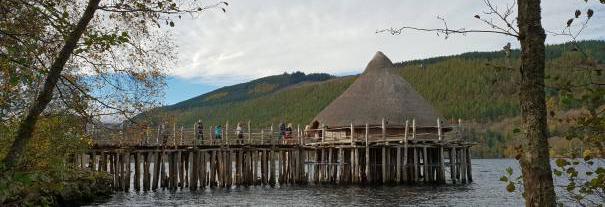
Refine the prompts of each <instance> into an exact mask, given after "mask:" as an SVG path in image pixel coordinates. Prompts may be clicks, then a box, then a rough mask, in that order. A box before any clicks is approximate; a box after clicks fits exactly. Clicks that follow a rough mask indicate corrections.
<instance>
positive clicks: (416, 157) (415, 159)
mask: <svg viewBox="0 0 605 207" xmlns="http://www.w3.org/2000/svg"><path fill="white" fill-rule="evenodd" d="M417 149H418V148H417V147H413V148H412V153H413V154H414V182H418V181H419V180H418V176H419V175H418V174H419V171H418V164H419V163H418V162H419V161H420V159H418V150H417Z"/></svg>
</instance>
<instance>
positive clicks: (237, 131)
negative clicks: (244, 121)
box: [235, 122, 244, 144]
mask: <svg viewBox="0 0 605 207" xmlns="http://www.w3.org/2000/svg"><path fill="white" fill-rule="evenodd" d="M235 135H236V136H237V139H238V141H239V143H240V144H243V143H244V132H243V129H242V125H241V124H240V123H239V122H238V123H237V128H235Z"/></svg>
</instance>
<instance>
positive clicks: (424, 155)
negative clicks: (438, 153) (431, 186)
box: [422, 146, 429, 183]
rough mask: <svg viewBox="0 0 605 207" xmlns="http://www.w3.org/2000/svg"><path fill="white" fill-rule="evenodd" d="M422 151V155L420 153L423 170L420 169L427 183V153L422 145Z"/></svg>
mask: <svg viewBox="0 0 605 207" xmlns="http://www.w3.org/2000/svg"><path fill="white" fill-rule="evenodd" d="M422 151H423V153H424V154H423V155H422V167H423V169H424V170H423V171H422V177H423V178H424V182H425V183H428V182H429V176H428V172H429V165H428V154H427V151H426V146H424V147H422Z"/></svg>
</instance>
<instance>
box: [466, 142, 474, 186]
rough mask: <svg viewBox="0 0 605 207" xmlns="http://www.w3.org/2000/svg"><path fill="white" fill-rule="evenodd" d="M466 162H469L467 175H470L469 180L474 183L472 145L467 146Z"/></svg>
mask: <svg viewBox="0 0 605 207" xmlns="http://www.w3.org/2000/svg"><path fill="white" fill-rule="evenodd" d="M466 164H467V170H466V176H467V177H468V182H469V183H472V182H473V173H472V170H473V168H472V165H471V150H470V147H466Z"/></svg>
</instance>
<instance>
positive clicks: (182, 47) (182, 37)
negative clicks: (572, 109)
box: [170, 0, 605, 86]
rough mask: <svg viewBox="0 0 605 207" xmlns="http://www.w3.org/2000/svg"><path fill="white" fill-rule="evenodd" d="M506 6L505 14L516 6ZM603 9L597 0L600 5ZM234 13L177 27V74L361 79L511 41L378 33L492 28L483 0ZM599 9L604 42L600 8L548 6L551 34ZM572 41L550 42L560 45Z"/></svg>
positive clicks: (233, 4)
mask: <svg viewBox="0 0 605 207" xmlns="http://www.w3.org/2000/svg"><path fill="white" fill-rule="evenodd" d="M494 2H500V3H501V7H504V6H505V5H506V3H509V2H511V1H494ZM595 2H596V1H595ZM229 3H230V6H229V8H228V10H227V12H226V13H222V12H220V11H216V12H208V13H206V14H203V15H201V16H200V17H198V18H187V17H185V18H183V20H182V21H180V22H177V25H176V27H175V28H176V30H175V31H174V33H175V35H174V38H175V39H176V40H177V46H178V48H179V55H178V56H179V60H178V62H179V63H178V65H177V66H176V67H175V68H174V69H173V70H171V72H170V75H173V76H176V77H179V78H184V79H191V80H195V81H199V82H201V83H204V84H209V85H214V86H224V85H230V84H234V83H239V82H242V81H247V80H252V79H255V78H259V77H263V76H267V75H273V74H279V73H283V72H292V71H297V70H300V71H303V72H307V73H312V72H327V73H331V74H351V73H358V72H361V70H362V69H363V68H364V67H365V64H367V62H368V60H369V59H370V58H371V57H372V55H373V54H374V53H375V52H376V51H378V50H380V51H383V52H384V53H385V54H387V56H389V57H390V58H391V59H392V60H393V61H402V60H410V59H417V58H426V57H433V56H441V55H450V54H458V53H462V52H468V51H485V50H498V49H500V48H502V46H503V45H505V44H506V43H507V42H512V43H513V46H518V44H515V40H514V39H512V38H510V37H504V36H501V35H493V34H471V35H466V36H452V37H450V38H449V39H447V40H445V39H444V38H443V37H438V36H436V35H435V34H433V33H426V32H411V31H410V32H406V33H405V34H403V35H400V36H391V35H389V34H375V31H376V30H377V29H381V28H389V27H391V26H400V25H408V26H419V27H436V26H440V25H441V22H440V21H439V20H437V19H436V16H437V15H439V16H441V17H445V18H446V19H447V21H448V25H450V26H451V27H456V28H458V27H465V28H482V29H489V28H486V26H485V25H482V24H481V23H480V22H479V21H477V20H476V19H475V18H473V16H474V15H475V14H482V11H484V10H485V7H484V5H483V3H482V2H481V1H468V0H453V1H442V0H427V1H417V0H413V1H412V0H410V1H399V0H389V1H386V0H385V1H371V2H370V1H362V0H333V1H324V0H310V1H303V0H299V1H279V0H271V1H260V0H245V1H244V0H240V1H235V0H234V1H230V2H229ZM588 7H591V8H593V9H595V16H594V17H593V20H592V21H591V24H590V25H589V28H588V30H586V31H585V32H584V33H583V34H584V35H583V37H584V38H585V39H594V38H601V39H602V38H603V36H602V35H601V34H603V31H605V26H604V25H603V23H600V22H605V21H603V20H605V18H604V16H605V10H604V9H596V8H602V7H603V6H602V5H598V2H597V3H591V4H586V3H584V2H582V1H563V0H553V1H547V2H546V1H545V2H543V16H544V18H543V19H544V21H543V24H544V27H545V28H546V29H547V30H553V31H560V29H562V28H563V25H564V23H565V21H566V20H567V19H568V18H569V17H571V16H572V14H573V10H575V9H580V10H582V11H586V8H588ZM565 40H566V38H565V37H560V36H559V37H554V36H548V38H547V42H549V43H559V42H563V41H565Z"/></svg>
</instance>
